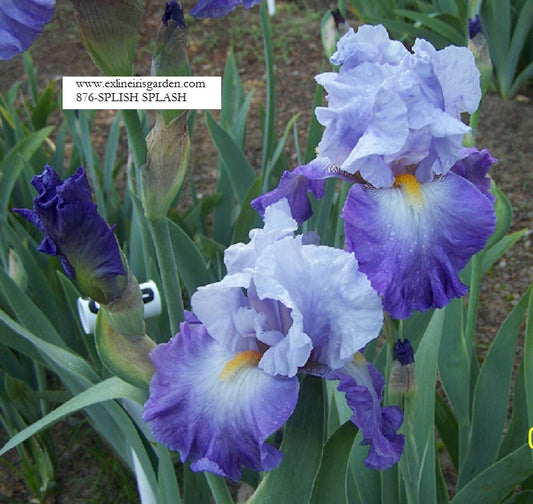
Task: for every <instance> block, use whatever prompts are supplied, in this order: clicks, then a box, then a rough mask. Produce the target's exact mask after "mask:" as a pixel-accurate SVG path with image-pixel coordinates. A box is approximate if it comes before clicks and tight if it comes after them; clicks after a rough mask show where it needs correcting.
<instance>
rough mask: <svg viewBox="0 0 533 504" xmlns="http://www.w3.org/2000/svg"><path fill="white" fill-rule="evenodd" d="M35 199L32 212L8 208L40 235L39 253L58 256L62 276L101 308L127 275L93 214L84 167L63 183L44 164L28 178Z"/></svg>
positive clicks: (112, 240) (109, 229) (107, 232)
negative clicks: (36, 193)
mask: <svg viewBox="0 0 533 504" xmlns="http://www.w3.org/2000/svg"><path fill="white" fill-rule="evenodd" d="M32 185H33V186H34V187H35V189H37V191H38V193H39V194H38V196H37V197H36V198H35V199H34V200H33V210H29V209H26V208H17V209H13V211H14V212H16V213H18V214H20V215H22V216H23V217H25V218H26V219H28V220H29V221H30V222H31V223H32V224H34V225H35V226H37V227H38V228H39V229H40V230H41V231H42V232H43V233H44V235H45V236H44V238H43V240H42V242H41V244H40V246H39V248H38V250H39V251H41V252H44V253H46V254H49V255H53V256H57V257H58V258H59V260H60V261H61V264H62V266H63V269H64V270H65V273H66V274H67V275H68V276H69V277H70V278H72V279H75V280H76V281H77V282H78V284H79V285H80V287H81V289H82V291H83V292H84V293H85V294H86V295H88V296H90V297H91V298H92V299H94V300H95V301H97V302H99V303H101V304H108V303H111V302H112V301H115V300H116V299H118V298H119V297H120V295H121V294H122V292H123V291H124V289H125V286H126V283H127V272H126V269H125V265H124V262H123V258H122V254H121V251H120V248H119V246H118V243H117V240H116V238H115V235H114V234H113V230H114V227H109V226H108V225H107V223H106V222H105V221H104V219H103V218H102V217H101V216H100V215H99V214H98V212H97V210H96V205H95V204H94V203H93V200H92V194H91V188H90V186H89V182H88V180H87V176H86V174H85V171H84V170H83V168H81V167H80V168H78V170H77V171H76V172H75V173H74V174H73V175H71V176H70V177H68V178H67V179H65V180H64V181H62V180H61V179H60V177H59V175H58V174H57V173H56V172H55V170H54V169H53V168H52V167H51V166H48V165H46V166H45V167H44V170H43V172H42V173H41V175H38V176H35V177H33V179H32Z"/></svg>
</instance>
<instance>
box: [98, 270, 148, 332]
mask: <svg viewBox="0 0 533 504" xmlns="http://www.w3.org/2000/svg"><path fill="white" fill-rule="evenodd" d="M101 308H102V310H101V311H102V312H103V316H104V317H105V319H106V321H107V322H108V323H109V324H110V325H112V326H113V327H114V328H115V329H116V330H118V331H120V333H121V334H123V335H124V336H131V337H136V336H138V335H140V334H144V303H143V300H142V294H141V289H140V288H139V284H138V283H137V279H136V278H135V277H134V276H133V274H132V272H131V270H130V269H129V268H128V277H127V283H126V286H125V287H124V290H123V291H122V294H121V295H120V297H119V298H117V299H115V300H114V301H112V302H111V303H108V304H103V305H102V306H101Z"/></svg>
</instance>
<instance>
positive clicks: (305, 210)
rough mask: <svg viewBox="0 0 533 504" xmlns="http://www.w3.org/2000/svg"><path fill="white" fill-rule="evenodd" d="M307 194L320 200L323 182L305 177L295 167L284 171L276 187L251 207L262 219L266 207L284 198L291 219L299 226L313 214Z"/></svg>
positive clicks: (322, 194)
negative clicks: (289, 210) (288, 207)
mask: <svg viewBox="0 0 533 504" xmlns="http://www.w3.org/2000/svg"><path fill="white" fill-rule="evenodd" d="M308 193H312V194H313V196H314V197H315V198H316V199H320V198H322V196H324V182H323V181H322V180H312V179H310V178H308V177H306V176H305V175H304V174H303V173H302V168H301V167H297V168H295V169H294V170H293V171H285V172H284V173H283V175H282V176H281V179H280V181H279V184H278V187H277V188H276V189H274V190H272V191H270V192H268V193H265V194H262V195H261V196H259V197H258V198H256V199H254V200H253V201H252V207H253V208H255V210H257V211H258V212H259V214H260V215H261V217H263V216H264V215H265V210H266V209H267V207H268V206H270V205H272V204H273V203H276V202H277V201H279V200H281V199H283V198H286V199H287V201H288V202H289V206H290V208H291V214H292V217H293V218H294V219H295V220H296V222H297V223H298V224H299V225H301V224H302V223H304V222H305V221H306V220H307V219H309V218H310V217H311V215H312V214H313V211H312V209H311V203H310V201H309V196H308Z"/></svg>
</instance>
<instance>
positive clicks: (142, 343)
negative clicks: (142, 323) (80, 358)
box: [94, 312, 156, 388]
mask: <svg viewBox="0 0 533 504" xmlns="http://www.w3.org/2000/svg"><path fill="white" fill-rule="evenodd" d="M94 337H95V341H96V349H97V350H98V355H99V356H100V359H101V360H102V362H103V363H104V364H105V365H106V367H107V368H108V369H109V370H110V371H112V372H113V373H114V374H115V375H116V376H118V377H119V378H122V379H123V380H125V381H127V382H129V383H132V384H133V385H136V386H137V387H141V388H148V384H149V383H150V379H151V378H152V375H153V374H154V372H155V368H154V365H153V363H152V361H151V360H150V357H149V354H150V352H151V351H152V349H153V348H154V347H155V346H156V345H155V343H154V342H153V341H152V340H151V339H150V338H149V337H148V336H146V335H144V334H140V335H138V336H136V337H128V336H125V335H124V334H122V333H121V332H119V331H117V330H116V329H115V328H114V326H113V325H111V324H110V323H109V321H108V320H107V317H106V316H105V314H104V313H103V312H99V313H98V316H97V318H96V327H95V331H94Z"/></svg>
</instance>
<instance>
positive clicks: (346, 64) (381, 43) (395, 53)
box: [331, 25, 409, 69]
mask: <svg viewBox="0 0 533 504" xmlns="http://www.w3.org/2000/svg"><path fill="white" fill-rule="evenodd" d="M408 54H409V52H408V51H407V49H406V48H405V46H404V45H403V44H402V43H401V42H399V41H397V40H390V39H389V34H388V33H387V30H386V29H385V27H384V26H383V25H378V26H370V25H363V26H361V27H360V28H359V29H358V30H357V33H356V32H354V30H353V28H350V29H349V30H348V32H347V33H346V34H345V35H344V36H343V37H342V38H341V39H340V40H339V43H338V44H337V51H336V52H335V53H334V54H333V55H332V56H331V62H332V63H333V64H334V65H343V68H344V69H349V68H353V67H356V66H359V65H360V64H361V63H364V62H370V63H378V64H380V65H384V64H388V65H393V66H395V65H398V64H399V63H400V62H401V61H402V60H403V58H405V57H406V56H407V55H408Z"/></svg>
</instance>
